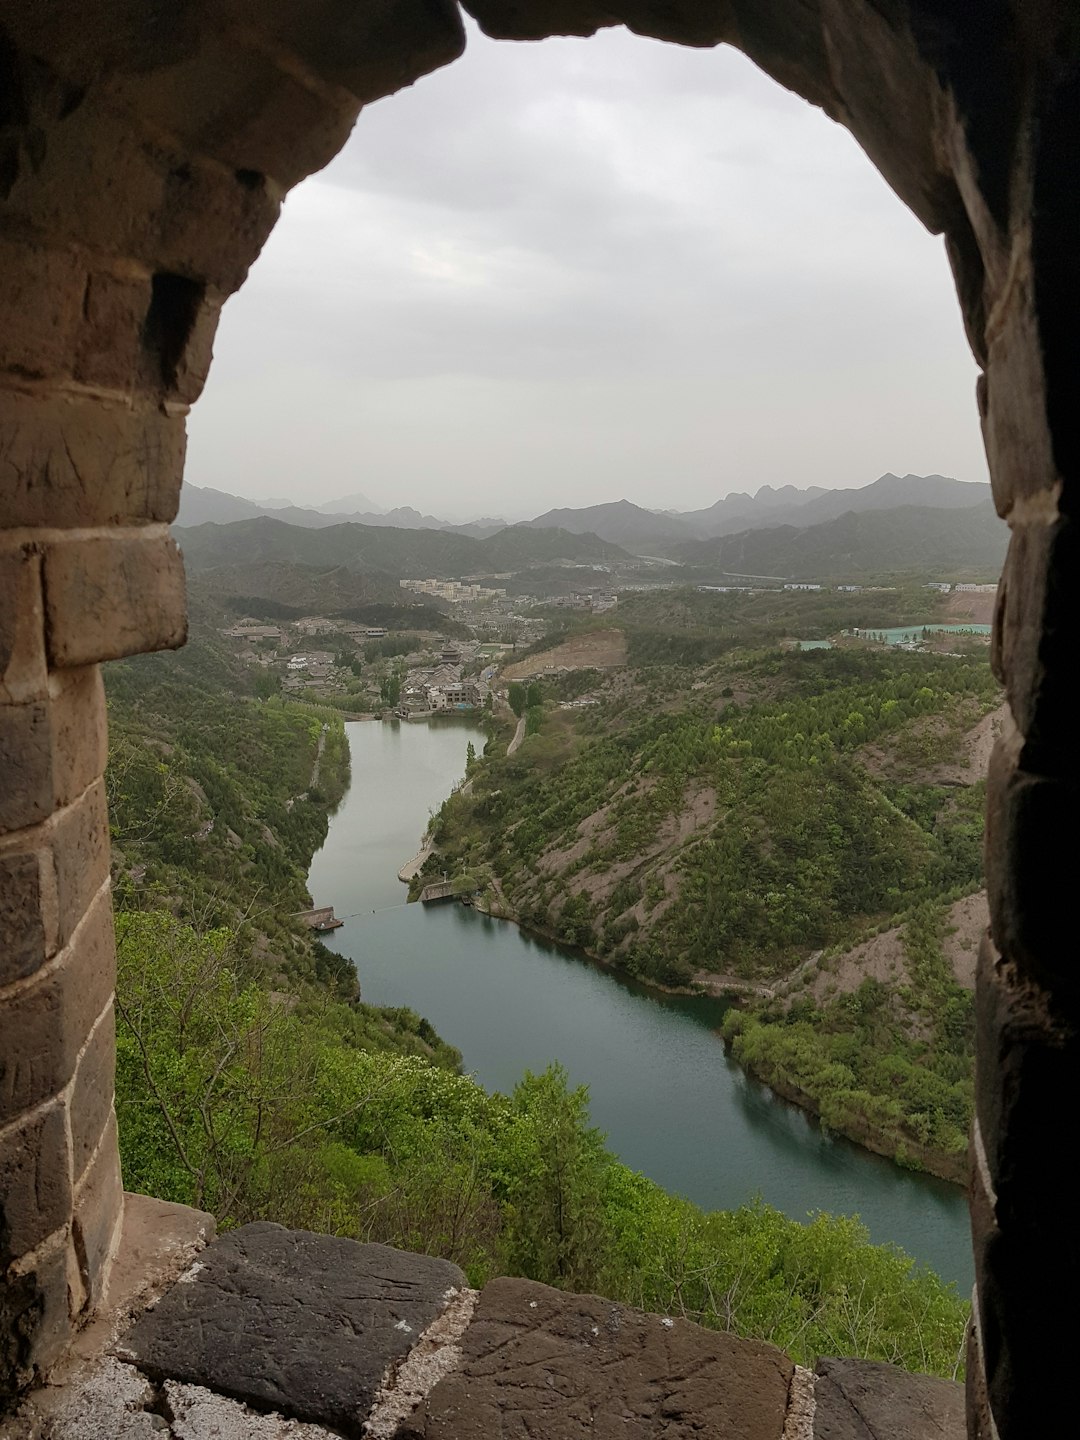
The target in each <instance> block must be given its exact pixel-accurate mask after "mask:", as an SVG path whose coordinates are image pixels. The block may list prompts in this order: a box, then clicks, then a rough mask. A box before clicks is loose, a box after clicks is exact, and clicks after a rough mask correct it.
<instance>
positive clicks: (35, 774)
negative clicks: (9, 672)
mask: <svg viewBox="0 0 1080 1440" xmlns="http://www.w3.org/2000/svg"><path fill="white" fill-rule="evenodd" d="M0 775H3V777H4V783H3V785H0V834H3V833H4V832H5V831H10V830H22V829H25V828H26V827H27V826H29V825H37V824H38V823H39V822H40V821H42V820H44V819H45V818H46V817H47V816H48V815H50V814H51V813H52V808H53V805H52V754H51V736H50V728H49V706H48V704H47V703H46V702H44V701H35V702H32V703H31V704H28V705H0Z"/></svg>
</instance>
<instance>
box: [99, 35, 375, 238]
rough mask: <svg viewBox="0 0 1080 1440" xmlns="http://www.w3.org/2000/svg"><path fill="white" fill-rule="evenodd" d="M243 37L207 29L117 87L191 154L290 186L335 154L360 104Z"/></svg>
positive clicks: (133, 107)
mask: <svg viewBox="0 0 1080 1440" xmlns="http://www.w3.org/2000/svg"><path fill="white" fill-rule="evenodd" d="M239 38H240V37H238V36H237V35H236V34H235V33H233V34H231V35H226V34H216V35H215V34H212V33H207V34H205V35H204V36H203V41H202V44H200V45H199V47H198V48H197V49H194V50H192V51H191V52H190V53H189V54H187V55H186V56H184V57H183V58H182V59H181V60H180V61H179V63H178V64H174V65H172V66H170V67H169V68H168V69H167V70H164V71H154V72H146V73H142V74H140V73H133V74H129V75H127V76H125V77H124V80H123V81H122V82H121V86H118V89H121V87H122V90H121V93H122V96H123V102H124V103H125V104H126V105H127V106H129V107H130V108H131V110H132V111H134V112H135V113H137V114H139V115H140V116H142V117H143V118H144V119H145V120H146V121H149V122H150V124H152V125H154V126H156V127H158V128H159V129H161V130H167V131H168V132H169V133H170V134H172V135H175V136H176V137H178V139H179V140H180V141H181V143H182V145H183V147H184V149H185V151H186V152H187V153H188V154H190V155H193V156H208V157H210V158H211V159H213V160H216V161H218V162H219V163H220V164H221V165H223V166H227V167H228V168H229V170H244V171H255V172H257V173H259V174H262V175H268V176H271V177H272V178H273V180H274V181H276V182H277V184H278V186H279V187H281V189H287V188H289V187H290V186H292V185H295V184H296V183H297V181H298V180H302V179H303V178H304V176H305V175H309V174H310V173H311V172H312V171H313V170H320V169H322V167H323V166H324V165H326V164H327V162H328V161H329V160H331V159H332V158H333V156H334V155H336V154H337V152H338V151H339V150H340V149H341V147H342V145H343V144H344V143H345V140H346V139H347V138H348V134H349V131H350V130H351V129H352V126H353V122H354V121H355V119H356V113H357V111H358V109H359V105H358V104H357V102H356V101H355V99H354V98H353V96H351V95H350V94H348V93H347V92H345V91H343V90H336V89H335V88H334V87H332V86H330V85H320V84H318V82H316V84H314V85H309V84H306V83H305V82H304V80H303V79H301V78H299V77H298V76H297V75H296V74H295V73H290V71H291V70H293V69H294V67H292V66H290V67H288V68H284V67H282V66H280V65H279V64H278V62H277V59H276V58H275V57H274V56H273V55H268V54H266V53H264V51H263V50H262V48H261V47H260V46H257V45H255V46H247V45H244V44H242V43H238V42H239ZM251 258H254V257H251Z"/></svg>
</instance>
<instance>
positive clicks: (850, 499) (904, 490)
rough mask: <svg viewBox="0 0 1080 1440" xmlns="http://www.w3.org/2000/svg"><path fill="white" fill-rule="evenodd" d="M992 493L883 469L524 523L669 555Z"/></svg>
mask: <svg viewBox="0 0 1080 1440" xmlns="http://www.w3.org/2000/svg"><path fill="white" fill-rule="evenodd" d="M989 498H990V486H989V485H985V484H980V483H978V482H970V481H964V480H954V479H952V478H951V477H950V476H947V475H893V474H892V473H891V472H890V473H886V474H885V475H881V476H879V477H878V479H877V480H875V481H873V483H872V484H870V485H864V486H862V487H860V488H859V489H855V490H826V489H823V488H822V487H821V486H820V485H812V486H810V487H808V488H807V489H806V490H798V489H796V487H795V486H794V485H782V486H780V487H779V489H774V488H773V487H772V486H771V485H762V486H761V488H760V489H759V490H758V491H757V492H756V493H755V494H754V495H749V494H745V493H735V494H731V495H725V496H723V498H722V499H720V500H717V501H716V503H715V504H714V505H710V506H708V507H707V508H706V509H704V510H684V511H673V510H666V511H663V512H662V513H659V512H657V511H654V510H646V509H643V508H642V507H641V506H639V505H634V504H632V503H631V502H630V501H629V500H615V501H612V502H610V503H608V504H603V505H586V506H583V507H582V508H580V509H563V510H548V511H547V512H546V513H545V514H543V515H540V516H538V517H537V518H536V519H535V520H531V521H529V522H528V523H529V524H530V525H533V526H536V527H542V526H546V525H558V526H559V528H560V529H563V530H569V531H571V532H572V533H576V532H579V531H583V530H589V531H591V532H593V533H594V534H596V535H599V536H600V537H601V538H602V539H604V540H610V541H611V542H612V543H613V544H615V545H623V546H625V547H626V548H627V549H629V550H631V551H632V552H634V553H635V554H639V555H641V554H648V553H650V552H652V551H655V552H657V553H658V554H661V555H672V554H674V553H675V552H674V551H673V550H672V548H671V547H672V544H673V542H676V543H677V542H678V541H680V540H708V539H714V538H716V537H717V536H720V535H734V534H739V533H740V532H742V531H747V530H760V529H766V528H769V527H773V526H779V525H790V526H794V527H795V528H797V529H805V528H806V527H808V526H810V525H818V524H821V522H822V521H825V520H834V519H837V518H838V517H839V516H841V515H846V514H848V513H854V514H864V513H866V512H869V511H874V510H895V509H897V508H898V507H900V506H905V505H915V506H922V507H925V508H929V509H935V510H963V509H968V508H973V507H974V506H976V505H980V504H982V503H984V502H985V501H987V500H989Z"/></svg>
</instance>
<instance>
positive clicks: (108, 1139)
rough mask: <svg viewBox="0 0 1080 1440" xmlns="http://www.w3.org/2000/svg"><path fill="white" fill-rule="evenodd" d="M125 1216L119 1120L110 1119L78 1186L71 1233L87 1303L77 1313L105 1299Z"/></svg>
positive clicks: (84, 1302)
mask: <svg viewBox="0 0 1080 1440" xmlns="http://www.w3.org/2000/svg"><path fill="white" fill-rule="evenodd" d="M123 1213H124V1187H123V1184H122V1182H121V1179H120V1151H119V1148H118V1146H117V1139H116V1120H115V1118H110V1120H109V1124H108V1126H107V1127H106V1130H105V1134H104V1135H103V1136H102V1138H101V1144H100V1146H99V1147H98V1151H97V1154H96V1155H95V1156H94V1159H93V1160H92V1162H91V1164H90V1167H89V1169H88V1170H86V1171H85V1173H84V1174H83V1176H82V1178H81V1179H80V1180H79V1181H78V1182H77V1183H76V1186H75V1207H74V1213H73V1215H72V1222H71V1232H72V1239H73V1240H74V1242H75V1254H76V1256H77V1257H78V1261H79V1270H80V1273H81V1275H82V1281H83V1286H84V1289H85V1299H84V1301H83V1304H82V1305H81V1306H78V1307H73V1309H84V1308H86V1307H87V1306H89V1307H93V1306H95V1305H96V1304H97V1303H98V1301H99V1300H100V1299H101V1296H102V1293H103V1291H104V1289H105V1285H106V1282H107V1280H108V1269H109V1263H110V1261H111V1260H112V1255H113V1249H114V1247H115V1244H116V1242H117V1240H118V1238H119V1226H120V1220H121V1218H122V1216H123Z"/></svg>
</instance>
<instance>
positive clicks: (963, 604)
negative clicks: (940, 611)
mask: <svg viewBox="0 0 1080 1440" xmlns="http://www.w3.org/2000/svg"><path fill="white" fill-rule="evenodd" d="M996 603H997V591H996V590H985V591H980V592H979V593H977V594H973V593H972V591H970V590H952V591H950V592H949V594H948V595H946V597H945V614H946V616H947V623H949V624H959V623H962V622H963V621H965V620H968V621H970V622H971V624H973V625H991V624H993V621H994V606H995V604H996Z"/></svg>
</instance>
